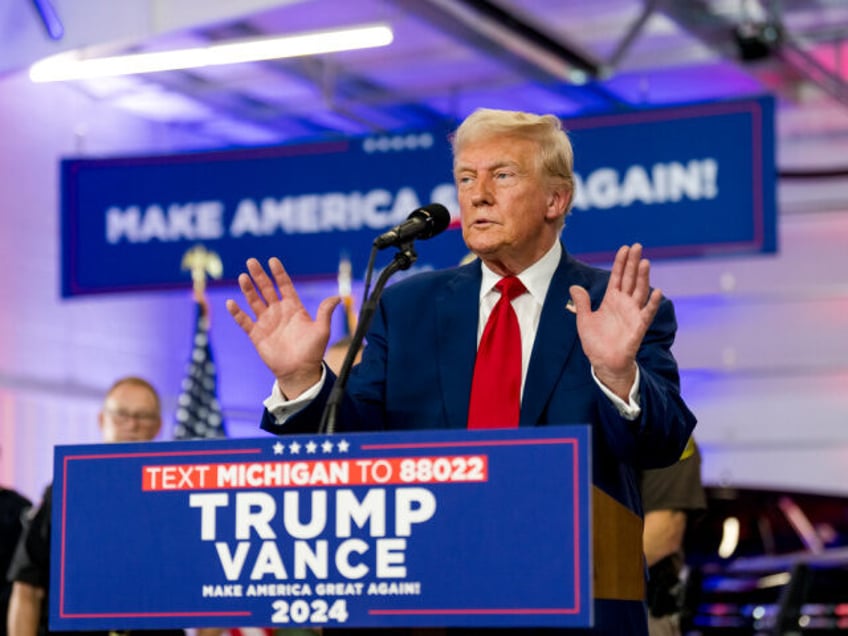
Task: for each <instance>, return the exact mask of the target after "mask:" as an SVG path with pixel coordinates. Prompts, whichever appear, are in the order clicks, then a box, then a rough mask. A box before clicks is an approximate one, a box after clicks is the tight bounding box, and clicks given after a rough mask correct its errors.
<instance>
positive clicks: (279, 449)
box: [271, 442, 286, 455]
mask: <svg viewBox="0 0 848 636" xmlns="http://www.w3.org/2000/svg"><path fill="white" fill-rule="evenodd" d="M271 448H273V449H274V455H282V454H283V452H284V451H285V450H286V447H285V446H284V445H283V443H282V442H277V443H276V444H274V445H273V446H272V447H271Z"/></svg>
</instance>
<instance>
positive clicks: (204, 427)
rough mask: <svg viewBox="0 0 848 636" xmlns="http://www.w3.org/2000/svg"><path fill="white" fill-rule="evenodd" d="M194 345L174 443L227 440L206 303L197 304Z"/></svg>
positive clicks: (185, 379) (183, 390) (183, 389)
mask: <svg viewBox="0 0 848 636" xmlns="http://www.w3.org/2000/svg"><path fill="white" fill-rule="evenodd" d="M195 305H196V309H197V314H196V319H195V324H194V343H193V346H192V349H191V360H190V361H189V363H188V365H187V369H186V377H185V378H184V379H183V385H182V392H181V393H180V397H179V401H178V403H177V422H176V426H175V427H174V439H212V438H221V437H226V436H227V431H226V426H225V423H224V416H223V414H222V413H221V405H220V404H218V370H217V369H216V367H215V361H214V359H213V358H212V348H211V346H210V344H209V318H208V311H207V305H206V302H205V299H203V300H202V301H199V302H195Z"/></svg>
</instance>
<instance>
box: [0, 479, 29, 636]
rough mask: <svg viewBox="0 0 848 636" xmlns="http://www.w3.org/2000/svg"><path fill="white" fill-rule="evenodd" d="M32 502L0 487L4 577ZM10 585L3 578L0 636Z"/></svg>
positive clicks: (0, 553)
mask: <svg viewBox="0 0 848 636" xmlns="http://www.w3.org/2000/svg"><path fill="white" fill-rule="evenodd" d="M30 506H32V502H31V501H30V500H29V499H27V498H26V497H24V496H23V495H22V494H20V493H19V492H17V491H15V490H12V489H10V488H2V487H0V572H2V573H3V574H4V575H5V573H6V571H7V570H8V569H9V564H10V563H11V562H12V554H13V553H14V550H15V546H16V545H17V544H18V540H19V539H20V537H21V531H22V530H23V516H24V513H25V512H26V511H27V510H28V509H29V508H30ZM11 592H12V584H11V583H10V582H9V581H7V580H6V577H5V576H3V579H2V585H0V612H3V614H2V615H3V617H4V620H3V621H1V622H0V636H6V633H7V632H6V621H5V616H6V614H7V612H8V608H9V595H10V594H11Z"/></svg>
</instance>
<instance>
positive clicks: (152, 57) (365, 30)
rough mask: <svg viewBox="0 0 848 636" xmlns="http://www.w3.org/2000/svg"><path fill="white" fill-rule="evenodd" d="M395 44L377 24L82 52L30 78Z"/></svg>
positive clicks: (53, 61)
mask: <svg viewBox="0 0 848 636" xmlns="http://www.w3.org/2000/svg"><path fill="white" fill-rule="evenodd" d="M393 39H394V34H393V33H392V30H391V28H390V27H389V26H387V25H385V24H375V25H366V26H358V27H350V28H346V29H334V30H331V31H312V32H307V33H300V34H294V35H286V36H281V37H263V38H249V39H243V40H233V41H229V42H223V43H216V44H210V45H208V46H203V47H198V48H191V49H178V50H173V51H151V52H146V53H130V54H127V55H116V56H110V57H85V55H84V53H81V52H80V51H68V52H65V53H60V54H59V55H53V56H51V57H48V58H45V59H43V60H40V61H38V62H36V63H35V64H33V65H32V66H31V67H30V70H29V77H30V79H31V80H32V81H33V82H64V81H69V80H81V79H94V78H98V77H113V76H118V75H136V74H140V73H156V72H160V71H175V70H181V69H190V68H202V67H204V66H221V65H224V64H240V63H243V62H259V61H262V60H273V59H281V58H287V57H302V56H307V55H321V54H323V53H337V52H339V51H351V50H355V49H367V48H374V47H379V46H386V45H388V44H391V43H392V40H393Z"/></svg>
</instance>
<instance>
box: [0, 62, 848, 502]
mask: <svg viewBox="0 0 848 636" xmlns="http://www.w3.org/2000/svg"><path fill="white" fill-rule="evenodd" d="M205 143H206V142H205V141H204V140H200V139H192V138H191V137H189V136H187V135H186V134H185V133H184V132H180V131H179V130H177V129H174V128H168V127H166V126H153V125H150V124H146V123H144V122H142V121H140V120H137V119H134V118H132V117H129V116H127V115H122V114H120V113H119V112H116V111H113V110H104V109H102V108H100V107H98V105H97V104H96V103H94V102H92V101H90V100H88V99H87V98H86V97H85V96H83V95H81V94H80V93H78V92H75V91H74V90H73V89H71V88H68V87H65V86H57V85H40V86H35V85H32V84H30V83H29V81H28V80H27V79H26V78H25V77H24V76H23V75H22V74H19V75H11V76H8V75H7V76H6V77H4V78H2V79H0V203H1V204H2V219H3V230H2V233H0V298H2V305H1V306H0V445H2V456H0V482H1V483H4V484H6V485H13V486H15V487H16V488H18V489H19V490H21V491H22V492H24V493H25V494H27V495H28V496H30V497H32V498H37V497H38V496H39V494H40V491H41V489H42V488H43V486H44V485H45V484H46V483H48V482H49V480H50V479H51V474H52V470H51V455H52V446H53V445H54V444H67V443H83V442H94V441H97V439H98V436H97V429H96V424H95V414H96V412H97V408H98V406H99V403H100V400H101V397H102V395H103V392H104V391H105V389H106V388H107V387H108V386H109V385H110V384H111V382H112V381H113V380H114V379H115V378H116V377H117V376H119V375H124V374H127V373H134V374H140V375H144V376H146V377H148V378H150V379H151V380H152V381H153V382H154V383H155V384H156V385H157V386H158V387H159V389H160V391H161V392H162V393H163V398H164V404H165V409H166V414H170V413H172V412H173V405H174V403H175V400H176V396H177V394H178V392H179V385H180V380H181V378H182V374H183V369H184V365H185V362H186V360H187V357H188V352H189V341H190V329H191V321H192V315H193V313H192V312H193V307H192V304H191V299H190V294H189V292H188V291H177V292H167V293H150V294H127V295H117V296H108V297H107V296H104V297H89V298H79V299H73V300H61V299H60V297H59V266H60V265H59V224H58V221H59V211H58V210H59V200H58V196H59V183H58V161H59V159H60V158H62V157H66V156H79V155H81V154H88V155H116V154H134V153H148V152H163V151H169V150H174V151H176V150H178V149H186V148H190V147H198V146H202V145H204V144H205ZM779 236H780V238H779V242H780V253H779V254H778V255H776V256H755V257H749V258H735V259H715V260H710V261H673V262H663V263H655V267H654V281H655V283H656V284H657V285H658V286H660V287H661V288H662V289H663V290H664V291H665V292H666V294H667V295H668V296H669V297H671V298H672V299H674V300H675V303H676V306H677V308H678V313H679V319H680V332H679V338H678V343H677V346H676V353H677V356H678V359H679V362H680V365H681V368H682V370H683V382H684V384H683V386H684V393H685V395H686V397H687V398H688V400H689V401H690V403H691V405H692V407H693V410H694V411H695V412H696V414H697V415H698V417H699V419H700V424H699V428H698V431H697V437H698V439H699V440H700V442H701V445H702V447H703V449H704V452H705V462H704V471H705V477H706V479H707V481H708V482H709V483H719V482H721V483H729V484H737V485H774V486H781V487H786V488H789V489H810V490H816V491H822V492H836V493H842V494H848V483H846V480H845V479H842V478H841V477H842V475H843V474H844V472H845V469H844V468H843V466H845V465H846V462H845V461H844V460H845V459H846V458H848V430H846V429H847V427H846V424H848V418H847V417H846V413H848V397H846V395H848V362H846V361H848V338H846V335H845V334H846V332H847V331H848V329H846V327H848V280H846V274H847V273H848V249H846V246H848V206H846V208H844V209H843V210H842V211H833V212H816V213H793V214H791V215H783V216H782V217H781V219H780V224H779ZM566 238H567V235H566ZM234 293H235V292H234V290H226V289H214V290H212V292H211V294H210V301H211V306H212V315H213V327H212V338H213V346H214V348H215V353H216V356H217V358H218V362H219V368H220V378H219V380H220V392H221V398H222V403H223V406H224V408H225V412H226V414H227V416H228V420H229V424H230V431H231V434H233V435H236V436H247V435H259V434H260V431H259V430H258V429H257V428H256V422H257V421H258V417H259V414H260V410H261V400H262V398H263V397H264V396H265V395H266V393H267V391H268V389H269V387H270V381H271V379H270V377H269V376H268V374H267V372H266V371H265V370H264V369H263V367H262V366H261V364H260V363H259V361H258V359H257V357H256V355H255V353H254V352H253V350H252V349H251V347H250V345H249V344H248V342H247V339H246V337H245V336H244V335H243V334H242V333H241V332H240V331H239V330H238V328H237V327H236V326H235V325H234V324H233V322H232V320H231V319H230V317H229V315H228V314H227V313H226V310H225V309H224V300H225V299H226V297H227V296H230V295H233V294H234ZM301 293H302V296H303V297H304V299H305V301H306V302H307V304H308V305H309V306H312V307H314V306H315V305H316V304H317V301H318V299H319V298H320V297H322V296H323V295H324V294H330V293H333V289H332V285H330V286H329V287H328V286H327V285H317V284H313V285H310V286H306V287H303V288H301ZM167 419H168V425H169V426H168V428H167V430H166V431H165V433H164V436H165V437H166V438H167V437H169V435H170V422H171V418H170V416H168V418H167Z"/></svg>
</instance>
